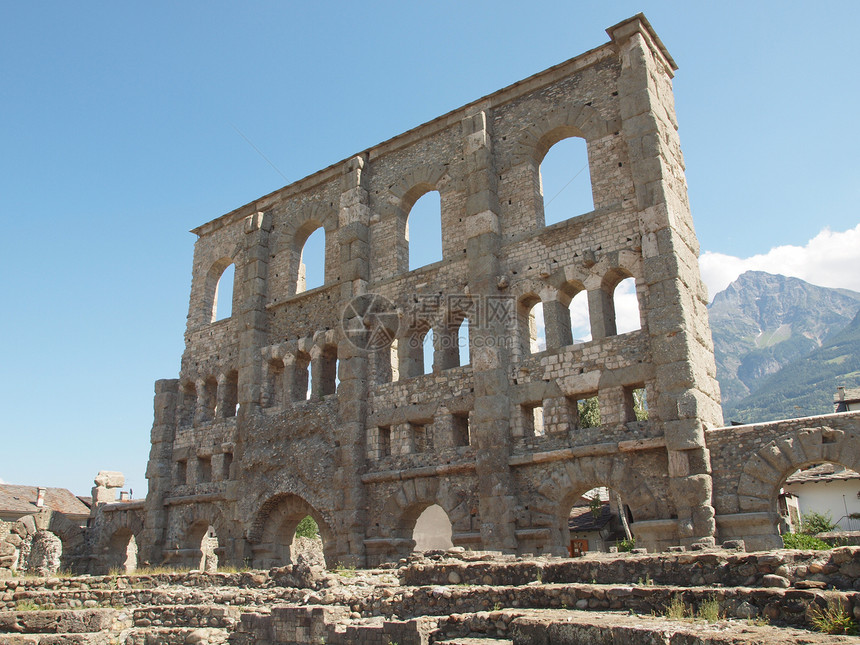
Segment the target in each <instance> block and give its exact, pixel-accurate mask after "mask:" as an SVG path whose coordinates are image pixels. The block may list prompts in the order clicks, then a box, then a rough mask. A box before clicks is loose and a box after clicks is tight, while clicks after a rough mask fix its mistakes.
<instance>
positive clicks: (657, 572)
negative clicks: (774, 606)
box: [402, 547, 860, 590]
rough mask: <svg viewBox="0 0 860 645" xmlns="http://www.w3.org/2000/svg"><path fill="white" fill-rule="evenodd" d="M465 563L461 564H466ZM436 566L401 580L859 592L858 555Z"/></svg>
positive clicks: (850, 550)
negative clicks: (655, 585) (812, 589)
mask: <svg viewBox="0 0 860 645" xmlns="http://www.w3.org/2000/svg"><path fill="white" fill-rule="evenodd" d="M467 557H468V556H467ZM478 557H479V558H483V559H485V561H480V560H479V561H477V562H475V561H472V562H470V561H461V560H459V559H454V558H451V557H447V558H446V559H445V560H440V561H437V562H433V561H428V560H426V559H420V558H416V559H415V561H413V562H411V563H410V564H409V565H408V566H407V567H406V568H405V569H404V570H403V573H402V579H403V582H404V584H407V585H412V586H421V585H456V584H466V585H494V586H499V585H518V584H524V583H528V582H537V581H542V582H545V583H554V582H558V583H567V582H579V583H588V582H591V581H593V580H599V581H600V582H601V583H602V584H629V583H632V582H642V583H649V582H650V583H654V584H658V585H678V586H685V587H689V586H708V585H722V586H743V587H772V586H782V587H791V586H793V587H797V588H806V589H810V588H820V589H824V588H831V589H843V590H860V547H839V548H836V549H832V550H829V551H799V550H788V549H786V550H781V551H768V552H758V553H743V552H733V551H726V550H717V551H695V552H683V553H660V554H645V555H640V554H618V555H614V556H612V557H605V556H597V557H583V558H574V559H545V560H534V561H511V562H499V561H498V559H494V558H493V557H492V556H490V555H486V556H478Z"/></svg>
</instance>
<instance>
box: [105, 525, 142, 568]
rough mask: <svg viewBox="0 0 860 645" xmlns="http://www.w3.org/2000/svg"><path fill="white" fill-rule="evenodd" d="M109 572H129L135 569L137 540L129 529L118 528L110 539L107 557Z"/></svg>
mask: <svg viewBox="0 0 860 645" xmlns="http://www.w3.org/2000/svg"><path fill="white" fill-rule="evenodd" d="M106 564H107V566H108V570H109V571H110V572H111V573H131V572H132V571H134V570H135V569H137V540H136V539H135V537H134V533H132V532H131V529H128V528H125V527H123V528H121V529H118V530H117V531H116V532H115V533H114V534H113V535H112V536H111V539H110V545H109V547H108V557H107V563H106Z"/></svg>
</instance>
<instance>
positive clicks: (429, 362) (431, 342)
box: [421, 329, 436, 374]
mask: <svg viewBox="0 0 860 645" xmlns="http://www.w3.org/2000/svg"><path fill="white" fill-rule="evenodd" d="M435 352H436V334H435V333H434V330H433V329H428V330H427V333H426V334H425V335H424V340H423V341H422V343H421V354H422V360H423V364H422V366H421V374H432V373H433V358H434V354H435Z"/></svg>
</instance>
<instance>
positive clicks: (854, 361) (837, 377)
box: [723, 314, 860, 423]
mask: <svg viewBox="0 0 860 645" xmlns="http://www.w3.org/2000/svg"><path fill="white" fill-rule="evenodd" d="M840 385H843V386H845V387H849V388H855V387H860V314H857V316H856V317H855V318H854V320H852V321H851V322H850V323H849V324H848V326H847V327H846V328H845V329H843V330H842V331H840V332H838V333H837V334H836V335H834V336H833V337H832V338H829V339H828V340H826V341H825V343H824V344H823V345H822V346H821V347H819V348H818V349H815V350H813V351H812V352H811V353H810V354H808V355H807V356H804V357H803V358H801V359H798V360H796V361H793V362H792V363H790V364H789V365H788V366H786V367H784V368H783V369H781V370H780V371H778V372H777V373H776V374H773V375H772V376H769V377H767V378H765V379H763V380H762V381H761V383H760V385H759V386H758V387H757V388H756V390H755V392H754V393H753V394H751V395H750V396H748V397H746V398H744V399H741V400H740V401H738V402H737V403H735V404H734V405H724V406H723V412H724V414H725V417H726V419H731V420H735V421H740V422H742V423H752V422H755V421H764V420H769V419H778V418H782V419H784V418H787V417H795V416H810V415H814V414H828V413H830V412H833V397H834V395H835V394H836V388H837V387H838V386H840Z"/></svg>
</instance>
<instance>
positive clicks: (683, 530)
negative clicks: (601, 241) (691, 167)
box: [589, 14, 723, 544]
mask: <svg viewBox="0 0 860 645" xmlns="http://www.w3.org/2000/svg"><path fill="white" fill-rule="evenodd" d="M607 33H609V35H610V37H611V38H612V40H613V41H614V42H615V44H616V46H617V47H618V52H619V56H620V59H621V66H622V67H621V76H620V79H619V82H618V94H619V102H620V108H621V117H622V134H623V136H624V139H625V140H626V142H627V145H628V150H629V154H630V172H631V174H632V178H633V184H634V188H635V193H636V201H637V204H636V208H637V210H638V212H639V222H640V231H641V234H642V257H643V279H644V281H645V284H646V285H647V290H648V296H647V298H646V299H645V302H646V303H647V304H646V309H645V312H644V319H645V322H646V325H647V332H648V334H649V336H650V342H651V350H652V354H653V366H654V373H655V383H654V393H655V397H654V399H655V400H654V401H651V400H649V415H650V417H649V420H651V423H655V424H662V426H663V431H664V434H665V437H666V449H667V452H668V461H669V476H670V483H669V488H670V494H671V496H672V501H673V502H674V505H675V508H676V510H677V514H678V530H679V535H680V539H681V543H682V544H691V543H694V542H706V543H713V542H714V532H715V523H714V509H713V507H712V504H711V488H712V487H711V475H710V457H709V455H708V451H707V449H706V447H705V445H706V444H705V430H706V429H708V428H714V427H718V426H721V425H722V422H723V419H722V411H721V409H720V404H719V388H718V385H717V382H716V370H715V367H714V356H713V343H712V341H711V334H710V327H709V325H708V313H707V309H706V306H707V295H706V291H705V288H704V285H703V283H702V280H701V277H700V275H699V265H698V254H699V247H698V242H697V241H696V235H695V232H694V231H693V222H692V216H691V215H690V208H689V204H688V201H687V186H686V181H685V179H684V175H683V172H682V170H683V168H684V161H683V158H682V156H681V148H680V142H679V139H678V133H677V123H676V121H675V107H674V98H673V94H672V82H671V79H672V76H673V70H674V69H675V65H674V62H673V61H672V59H671V57H670V56H669V54H668V52H667V51H666V50H665V48H664V46H663V44H662V43H661V42H660V39H659V38H658V37H657V36H656V34H655V33H654V32H653V30H652V29H651V26H650V25H649V24H648V22H647V20H645V18H644V16H642V15H641V14H640V15H638V16H635V17H634V18H631V19H630V20H626V21H624V22H622V23H620V24H618V25H616V26H615V27H612V28H610V29H608V30H607ZM589 295H591V294H589ZM589 304H591V299H589ZM649 394H650V392H649Z"/></svg>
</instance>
